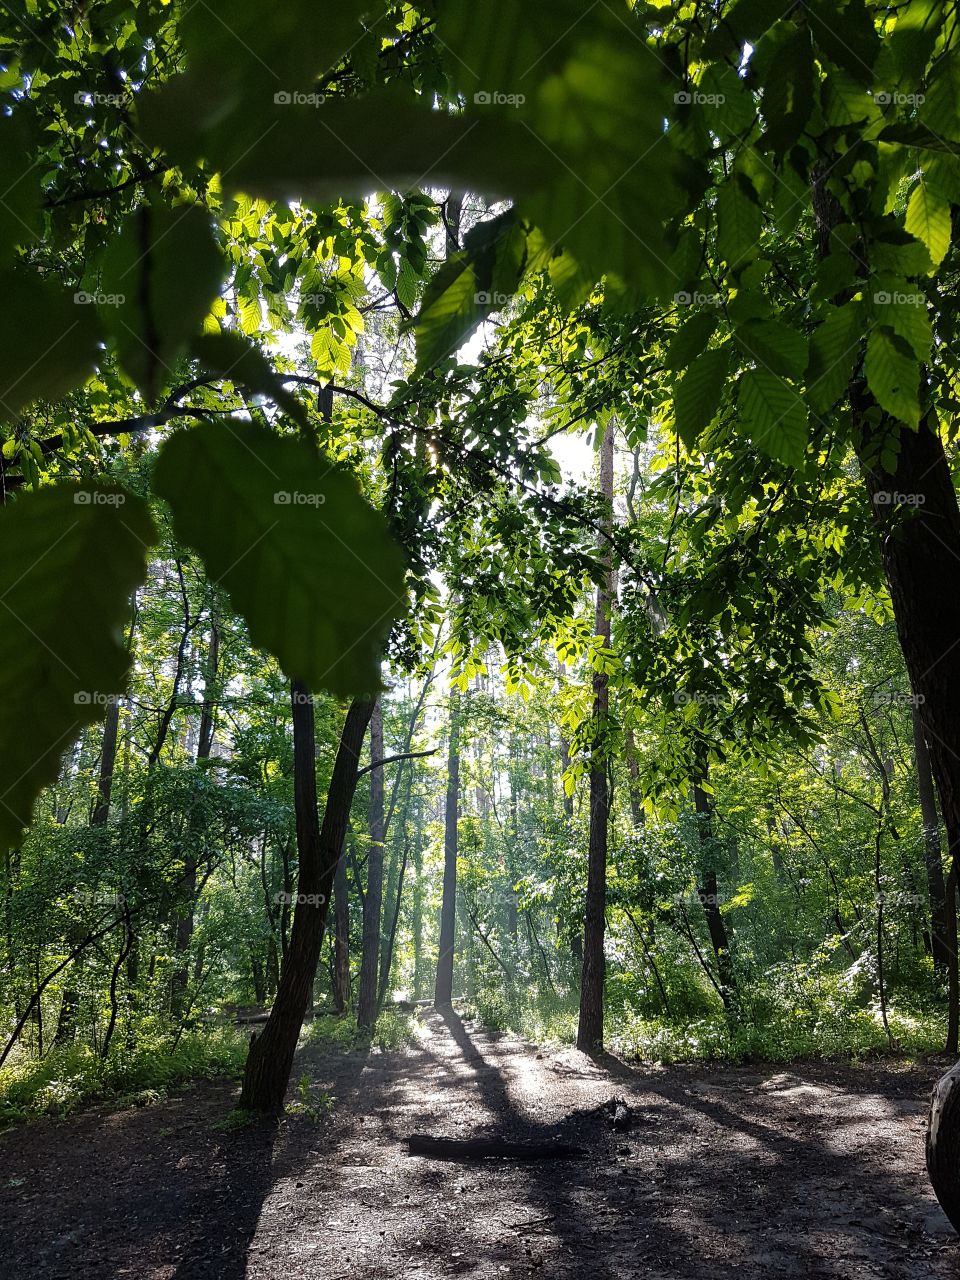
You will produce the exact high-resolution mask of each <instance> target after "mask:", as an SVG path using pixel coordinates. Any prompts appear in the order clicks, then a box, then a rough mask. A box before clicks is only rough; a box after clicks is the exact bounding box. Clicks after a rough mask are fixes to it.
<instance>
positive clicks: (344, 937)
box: [333, 855, 350, 1013]
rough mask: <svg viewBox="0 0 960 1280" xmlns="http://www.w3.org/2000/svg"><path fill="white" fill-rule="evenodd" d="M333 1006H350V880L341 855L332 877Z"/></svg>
mask: <svg viewBox="0 0 960 1280" xmlns="http://www.w3.org/2000/svg"><path fill="white" fill-rule="evenodd" d="M333 1007H334V1009H335V1010H336V1011H337V1013H346V1011H347V1009H349V1007H350V881H349V879H348V877H347V860H346V858H345V857H343V856H342V855H341V857H340V859H339V861H338V862H337V872H336V875H335V876H334V878H333Z"/></svg>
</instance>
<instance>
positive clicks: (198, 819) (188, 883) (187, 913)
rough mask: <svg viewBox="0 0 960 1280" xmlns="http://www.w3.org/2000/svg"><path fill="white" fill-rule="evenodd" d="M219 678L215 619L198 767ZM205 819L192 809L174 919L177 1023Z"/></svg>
mask: <svg viewBox="0 0 960 1280" xmlns="http://www.w3.org/2000/svg"><path fill="white" fill-rule="evenodd" d="M219 674H220V629H219V627H218V626H217V621H216V617H215V616H214V617H213V618H212V619H211V622H210V643H209V647H208V649H207V663H206V672H205V675H204V681H203V710H202V711H201V713H200V730H199V733H198V735H197V763H198V764H199V763H200V762H201V761H203V760H209V758H210V752H211V750H212V749H213V728H214V706H215V700H216V685H217V679H218V676H219ZM204 822H205V817H204V815H203V813H202V812H200V811H198V810H197V809H194V811H193V813H191V815H190V827H189V836H188V840H187V848H186V851H185V853H184V858H183V877H182V880H181V894H182V897H183V902H184V908H183V910H182V912H180V913H179V915H178V916H177V926H176V937H175V939H174V952H175V957H176V958H175V961H174V967H173V974H172V976H171V981H170V1012H171V1014H172V1016H173V1018H174V1020H177V1019H179V1018H180V1017H181V1015H182V1013H183V1010H184V1008H185V1006H186V999H187V984H188V980H189V974H190V965H189V953H190V947H191V945H192V943H193V931H194V913H195V911H196V905H197V867H198V864H199V859H198V849H199V848H200V846H201V845H202V843H203V829H204Z"/></svg>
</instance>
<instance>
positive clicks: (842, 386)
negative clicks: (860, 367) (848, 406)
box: [807, 303, 862, 413]
mask: <svg viewBox="0 0 960 1280" xmlns="http://www.w3.org/2000/svg"><path fill="white" fill-rule="evenodd" d="M861 337H862V334H861V331H860V309H859V306H858V305H857V304H855V303H847V304H845V305H844V306H842V307H830V309H829V310H828V311H827V313H826V316H825V317H824V320H823V322H822V323H821V324H819V325H818V326H817V328H816V329H814V331H813V336H812V337H811V339H810V360H809V363H808V364H807V399H808V400H809V402H810V407H811V408H812V409H813V410H814V412H815V413H825V412H826V411H827V410H828V409H831V408H832V407H833V406H834V405H835V404H836V403H837V401H838V400H839V399H840V398H841V396H843V395H845V394H846V391H847V388H848V387H849V385H850V379H851V378H852V377H853V371H854V368H855V366H856V362H857V353H858V351H859V349H860V340H861Z"/></svg>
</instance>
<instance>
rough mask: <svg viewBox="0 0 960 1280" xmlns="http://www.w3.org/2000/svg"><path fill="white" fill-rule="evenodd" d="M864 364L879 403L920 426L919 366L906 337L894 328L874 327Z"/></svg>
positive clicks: (903, 419)
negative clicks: (899, 334)
mask: <svg viewBox="0 0 960 1280" xmlns="http://www.w3.org/2000/svg"><path fill="white" fill-rule="evenodd" d="M863 367H864V372H865V373H866V375H867V386H868V387H869V388H870V391H871V394H872V395H873V397H874V399H875V400H876V401H877V404H879V405H880V407H881V408H882V409H886V411H887V413H890V414H892V415H893V416H894V417H895V418H898V419H899V420H900V421H901V422H905V423H906V424H907V425H908V426H910V427H917V426H919V425H920V399H919V396H920V366H919V365H918V364H917V361H916V359H915V358H914V355H913V352H912V351H911V350H910V348H909V347H908V346H907V344H906V343H905V342H904V340H903V339H902V338H900V337H898V336H897V335H896V334H895V333H894V332H893V331H892V330H891V329H887V328H883V327H878V328H876V329H874V330H873V331H872V333H871V334H870V337H869V338H868V339H867V354H866V357H865V358H864V364H863Z"/></svg>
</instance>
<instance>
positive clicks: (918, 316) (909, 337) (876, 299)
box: [870, 279, 933, 363]
mask: <svg viewBox="0 0 960 1280" xmlns="http://www.w3.org/2000/svg"><path fill="white" fill-rule="evenodd" d="M870 309H871V313H872V315H873V319H874V321H875V322H876V323H877V324H880V325H888V326H889V327H890V328H891V329H892V330H893V331H894V333H896V334H898V335H899V336H900V337H901V338H903V340H904V341H905V342H906V343H907V345H908V346H909V347H910V349H911V350H912V351H913V354H914V355H915V356H916V358H917V359H918V360H919V361H920V362H921V363H923V362H924V361H926V360H927V359H928V358H929V355H930V348H931V347H932V345H933V326H932V325H931V323H930V316H929V313H928V311H927V299H926V295H925V294H923V293H921V292H920V291H919V290H918V289H917V287H916V285H912V284H910V283H909V281H907V280H902V279H892V280H877V281H876V287H875V289H874V292H873V297H872V302H871V308H870Z"/></svg>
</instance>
